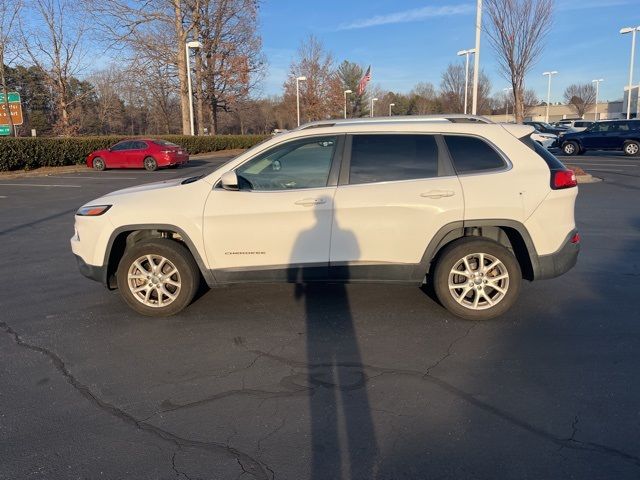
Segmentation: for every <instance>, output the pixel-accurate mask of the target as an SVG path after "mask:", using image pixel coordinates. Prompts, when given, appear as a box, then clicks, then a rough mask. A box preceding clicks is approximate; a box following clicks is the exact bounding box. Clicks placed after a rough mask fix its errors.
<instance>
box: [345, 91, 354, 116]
mask: <svg viewBox="0 0 640 480" xmlns="http://www.w3.org/2000/svg"><path fill="white" fill-rule="evenodd" d="M350 93H353V92H352V91H351V90H345V91H344V118H347V95H349V94H350Z"/></svg>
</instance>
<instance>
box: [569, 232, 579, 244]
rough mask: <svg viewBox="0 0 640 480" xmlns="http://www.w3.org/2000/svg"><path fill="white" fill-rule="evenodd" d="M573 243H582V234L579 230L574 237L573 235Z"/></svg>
mask: <svg viewBox="0 0 640 480" xmlns="http://www.w3.org/2000/svg"><path fill="white" fill-rule="evenodd" d="M571 243H573V244H576V243H580V234H579V233H578V232H576V233H574V234H573V237H571Z"/></svg>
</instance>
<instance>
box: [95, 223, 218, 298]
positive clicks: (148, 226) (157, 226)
mask: <svg viewBox="0 0 640 480" xmlns="http://www.w3.org/2000/svg"><path fill="white" fill-rule="evenodd" d="M140 230H161V231H170V232H175V233H177V234H178V235H180V238H181V239H182V241H183V242H184V243H185V245H186V247H187V249H188V250H189V252H190V253H191V255H192V256H193V259H194V260H195V261H196V264H197V265H198V269H199V270H200V273H201V274H202V276H203V278H204V279H205V281H206V282H207V285H209V286H210V287H211V286H214V285H216V283H217V282H216V280H215V278H214V277H213V275H212V273H211V270H209V269H208V268H207V267H206V264H205V263H204V261H203V259H202V257H201V256H200V253H199V252H198V249H197V248H196V246H195V244H194V243H193V241H192V240H191V238H190V237H189V235H188V234H187V233H186V232H185V231H184V230H183V229H181V228H180V227H177V226H175V225H171V224H167V223H136V224H131V225H122V226H120V227H118V228H116V229H115V230H114V231H113V232H111V235H110V237H109V241H108V242H107V248H106V250H105V253H104V261H103V267H102V283H103V284H104V285H105V286H106V287H107V288H112V287H111V282H110V278H109V277H110V276H111V275H112V274H113V273H114V272H113V271H111V269H110V265H109V261H110V258H111V251H112V249H113V245H114V242H115V240H116V238H118V236H119V235H120V234H122V233H124V232H135V231H140ZM112 267H113V266H111V268H112Z"/></svg>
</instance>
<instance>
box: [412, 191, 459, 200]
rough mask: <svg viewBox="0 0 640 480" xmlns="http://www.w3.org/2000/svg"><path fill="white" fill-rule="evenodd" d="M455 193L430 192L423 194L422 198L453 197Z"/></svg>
mask: <svg viewBox="0 0 640 480" xmlns="http://www.w3.org/2000/svg"><path fill="white" fill-rule="evenodd" d="M454 195H455V192H452V191H451V190H429V191H428V192H424V193H421V194H420V196H421V197H427V198H442V197H453V196H454Z"/></svg>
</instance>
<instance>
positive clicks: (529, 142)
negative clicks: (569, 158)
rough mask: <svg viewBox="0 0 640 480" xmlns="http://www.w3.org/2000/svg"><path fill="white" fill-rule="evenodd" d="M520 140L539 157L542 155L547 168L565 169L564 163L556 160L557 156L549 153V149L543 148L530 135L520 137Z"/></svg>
mask: <svg viewBox="0 0 640 480" xmlns="http://www.w3.org/2000/svg"><path fill="white" fill-rule="evenodd" d="M520 141H521V142H522V143H524V144H525V145H526V146H527V147H529V148H530V149H531V150H533V151H534V152H536V153H537V154H538V155H539V156H540V157H542V159H543V160H544V162H545V163H546V164H547V166H548V167H549V170H552V171H553V170H566V169H567V167H565V166H564V164H563V163H562V162H561V161H560V160H558V158H557V157H556V156H555V155H554V154H553V153H551V152H550V151H549V150H547V149H546V148H544V147H543V146H542V145H540V144H539V143H538V142H536V141H535V140H533V139H532V138H531V137H530V136H527V137H523V138H521V139H520Z"/></svg>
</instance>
